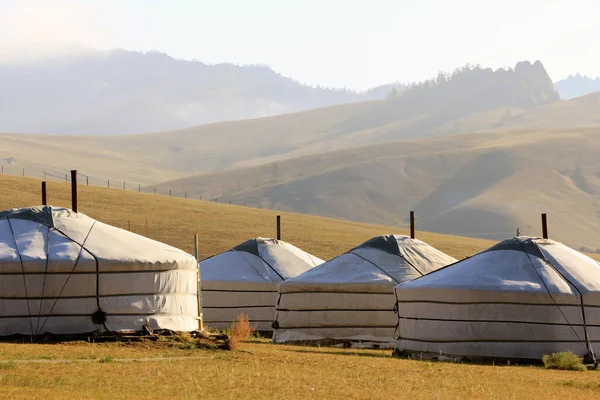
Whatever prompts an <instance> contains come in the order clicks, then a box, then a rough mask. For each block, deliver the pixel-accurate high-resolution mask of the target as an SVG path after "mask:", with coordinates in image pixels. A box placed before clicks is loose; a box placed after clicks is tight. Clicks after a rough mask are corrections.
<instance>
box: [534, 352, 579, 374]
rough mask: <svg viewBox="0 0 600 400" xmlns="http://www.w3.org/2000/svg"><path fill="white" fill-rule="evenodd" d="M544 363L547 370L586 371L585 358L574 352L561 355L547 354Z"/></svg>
mask: <svg viewBox="0 0 600 400" xmlns="http://www.w3.org/2000/svg"><path fill="white" fill-rule="evenodd" d="M542 362H543V363H544V366H545V367H546V368H547V369H562V370H566V371H586V370H587V368H586V367H585V365H584V364H583V358H581V357H579V356H577V355H576V354H575V353H573V352H572V351H561V352H559V353H552V354H550V355H548V354H545V355H544V356H543V357H542Z"/></svg>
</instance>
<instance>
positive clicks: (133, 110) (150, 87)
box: [0, 50, 403, 134]
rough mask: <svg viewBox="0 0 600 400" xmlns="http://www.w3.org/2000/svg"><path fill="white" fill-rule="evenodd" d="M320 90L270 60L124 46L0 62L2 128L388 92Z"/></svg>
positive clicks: (150, 117)
mask: <svg viewBox="0 0 600 400" xmlns="http://www.w3.org/2000/svg"><path fill="white" fill-rule="evenodd" d="M392 87H397V88H399V89H400V90H402V87H403V85H402V84H400V83H397V84H390V85H383V86H380V87H377V88H374V89H373V90H370V91H366V92H364V93H358V92H355V91H351V90H347V89H330V88H320V87H317V88H314V87H309V86H305V85H302V84H300V83H298V82H296V81H294V80H292V79H290V78H286V77H284V76H282V75H280V74H278V73H276V72H274V71H273V70H271V69H270V68H268V67H265V66H237V65H232V64H217V65H207V64H204V63H202V62H198V61H182V60H175V59H173V58H171V57H169V56H167V55H166V54H162V53H158V52H149V53H138V52H130V51H124V50H113V51H109V52H95V53H89V52H88V53H85V54H80V55H73V56H69V57H64V58H63V57H54V58H52V57H50V58H46V59H44V60H42V61H39V62H30V63H27V64H19V65H11V64H7V65H2V64H0V88H2V97H1V100H0V121H1V122H0V124H1V125H0V131H5V132H17V133H19V132H25V133H57V134H106V133H111V134H119V133H141V132H157V131H165V130H172V129H179V128H185V127H191V126H196V125H201V124H207V123H212V122H219V121H228V120H240V119H246V118H258V117H265V116H271V115H278V114H283V113H289V112H296V111H301V110H307V109H314V108H320V107H325V106H330V105H334V104H340V103H350V102H359V101H366V100H374V99H379V98H385V96H386V95H387V93H388V92H389V91H390V90H391V88H392Z"/></svg>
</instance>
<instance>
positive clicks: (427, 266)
mask: <svg viewBox="0 0 600 400" xmlns="http://www.w3.org/2000/svg"><path fill="white" fill-rule="evenodd" d="M455 261H456V260H455V259H454V258H452V257H450V256H448V255H446V254H444V253H442V252H441V251H439V250H437V249H435V248H433V247H431V246H429V245H428V244H426V243H424V242H422V241H420V240H418V239H411V238H410V237H408V236H397V235H386V236H378V237H374V238H372V239H370V240H368V241H366V242H365V243H363V244H361V245H360V246H358V247H356V248H354V249H352V250H350V251H348V252H347V253H345V254H342V255H341V256H339V257H336V258H334V259H332V260H330V261H328V262H326V263H324V264H322V265H320V266H319V267H317V268H314V269H312V270H310V271H308V272H305V273H304V274H302V275H300V276H298V277H296V278H294V279H291V280H288V281H286V282H284V283H282V284H281V285H280V286H279V292H280V295H279V299H278V303H277V314H276V320H275V322H274V323H273V325H274V327H275V328H276V329H275V332H274V334H273V341H274V342H276V343H286V342H287V343H289V342H317V343H322V344H337V343H344V344H345V345H352V346H365V347H366V346H373V345H378V346H391V345H393V343H394V339H393V334H394V330H395V328H396V324H397V317H396V315H395V314H394V302H395V299H394V294H393V293H394V286H396V285H397V284H398V283H400V282H405V281H407V280H411V279H414V278H417V277H419V276H423V275H425V274H427V273H429V272H431V271H434V270H436V269H438V268H441V267H443V266H445V265H448V264H450V263H453V262H455Z"/></svg>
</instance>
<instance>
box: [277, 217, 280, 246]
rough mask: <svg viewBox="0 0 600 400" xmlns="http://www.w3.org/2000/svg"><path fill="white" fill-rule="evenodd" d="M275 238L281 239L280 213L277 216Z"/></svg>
mask: <svg viewBox="0 0 600 400" xmlns="http://www.w3.org/2000/svg"><path fill="white" fill-rule="evenodd" d="M277 240H281V215H278V216H277Z"/></svg>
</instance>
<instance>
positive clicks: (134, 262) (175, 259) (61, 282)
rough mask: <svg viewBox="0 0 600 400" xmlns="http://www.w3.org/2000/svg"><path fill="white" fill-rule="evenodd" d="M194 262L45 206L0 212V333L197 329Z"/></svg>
mask: <svg viewBox="0 0 600 400" xmlns="http://www.w3.org/2000/svg"><path fill="white" fill-rule="evenodd" d="M197 282H198V281H197V264H196V260H195V258H194V257H193V256H191V255H189V254H187V253H185V252H183V251H181V250H179V249H176V248H174V247H171V246H168V245H166V244H163V243H160V242H157V241H154V240H151V239H148V238H145V237H143V236H140V235H136V234H134V233H131V232H128V231H125V230H123V229H119V228H115V227H113V226H110V225H106V224H104V223H102V222H99V221H96V220H94V219H92V218H90V217H88V216H86V215H84V214H82V213H75V212H73V211H71V210H69V209H66V208H56V207H50V206H43V207H31V208H22V209H13V210H7V211H2V212H0V336H11V335H19V334H20V335H32V336H36V335H43V334H47V333H51V334H85V333H90V332H95V331H109V332H113V333H114V332H121V331H127V332H131V331H142V330H143V329H144V326H146V327H149V328H152V329H169V330H173V331H193V330H197V329H198V328H199V318H198V283H197Z"/></svg>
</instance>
